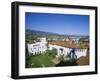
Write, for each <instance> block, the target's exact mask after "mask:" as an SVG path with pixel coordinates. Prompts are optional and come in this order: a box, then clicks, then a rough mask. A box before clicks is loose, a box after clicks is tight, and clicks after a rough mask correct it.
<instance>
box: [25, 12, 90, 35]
mask: <svg viewBox="0 0 100 81" xmlns="http://www.w3.org/2000/svg"><path fill="white" fill-rule="evenodd" d="M25 26H26V29H32V30H39V31H46V32H54V33H58V34H67V35H89V16H88V15H72V14H49V13H30V12H26V14H25Z"/></svg>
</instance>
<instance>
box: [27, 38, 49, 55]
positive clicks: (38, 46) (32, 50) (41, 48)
mask: <svg viewBox="0 0 100 81" xmlns="http://www.w3.org/2000/svg"><path fill="white" fill-rule="evenodd" d="M39 39H40V42H36V43H33V44H27V47H28V52H29V54H33V55H35V54H38V53H43V52H45V51H46V50H47V42H46V38H39Z"/></svg>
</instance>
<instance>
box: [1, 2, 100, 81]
mask: <svg viewBox="0 0 100 81" xmlns="http://www.w3.org/2000/svg"><path fill="white" fill-rule="evenodd" d="M12 1H14V0H1V1H0V81H14V80H13V79H11V78H10V68H11V67H10V65H11V63H10V62H11V5H10V4H11V2H12ZM16 1H20V0H16ZM21 1H37V2H46V3H48V2H51V3H62V4H63V3H65V4H76V5H90V6H91V5H94V6H95V5H96V6H98V5H100V0H21ZM99 14H100V6H99ZM98 18H99V21H100V15H99V16H98ZM99 27H100V24H99ZM99 30H100V28H99ZM99 34H100V32H99ZM99 41H100V36H99ZM98 45H100V43H99V44H98ZM98 47H99V48H100V46H98ZM99 53H100V50H99ZM98 57H99V62H100V54H99V55H98ZM99 68H100V63H99ZM99 71H100V70H99ZM20 81H23V80H20ZM25 81H100V74H98V75H84V76H66V77H59V78H58V77H55V78H54V77H53V78H39V79H26V80H25Z"/></svg>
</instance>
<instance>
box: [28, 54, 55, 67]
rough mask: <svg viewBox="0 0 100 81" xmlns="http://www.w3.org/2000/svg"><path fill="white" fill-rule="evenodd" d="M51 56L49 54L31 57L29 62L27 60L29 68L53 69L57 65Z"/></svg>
mask: <svg viewBox="0 0 100 81" xmlns="http://www.w3.org/2000/svg"><path fill="white" fill-rule="evenodd" d="M53 58H54V57H52V56H51V55H48V54H39V55H32V56H30V57H29V59H28V60H26V63H27V65H28V66H27V67H28V68H33V67H52V66H55V64H54V63H53V62H52V59H53Z"/></svg>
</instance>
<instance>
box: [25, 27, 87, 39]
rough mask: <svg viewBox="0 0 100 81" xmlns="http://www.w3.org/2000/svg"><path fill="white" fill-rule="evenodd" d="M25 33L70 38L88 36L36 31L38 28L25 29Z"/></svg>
mask: <svg viewBox="0 0 100 81" xmlns="http://www.w3.org/2000/svg"><path fill="white" fill-rule="evenodd" d="M27 33H31V34H33V35H36V36H38V37H47V38H61V39H64V38H67V37H71V38H76V37H77V38H89V36H83V35H80V36H79V35H64V34H57V33H53V32H45V31H38V30H30V29H26V34H27Z"/></svg>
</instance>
